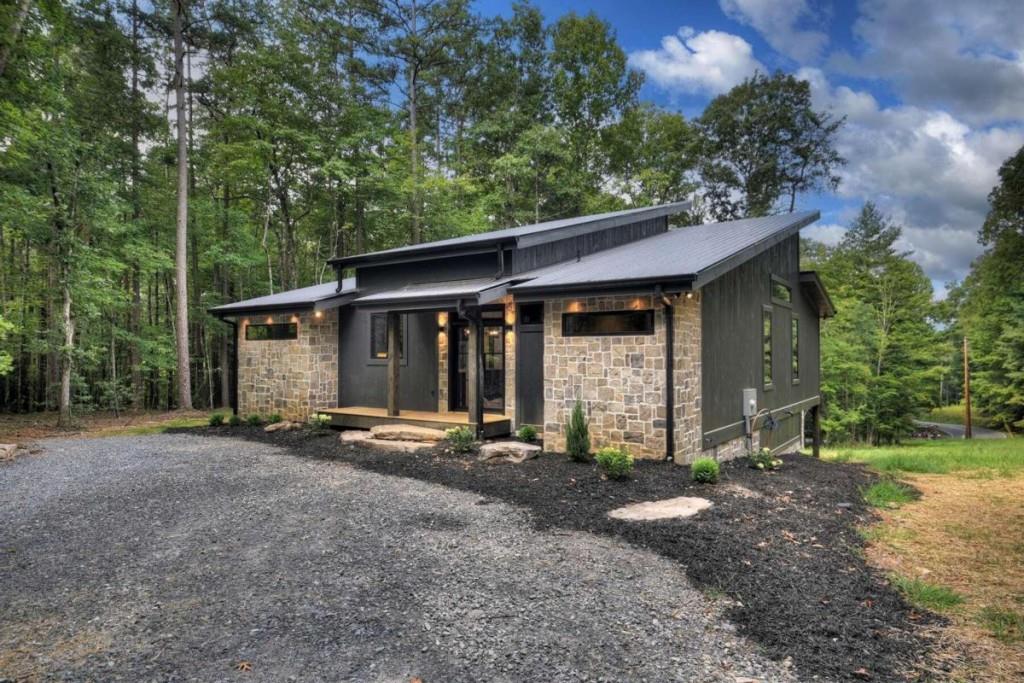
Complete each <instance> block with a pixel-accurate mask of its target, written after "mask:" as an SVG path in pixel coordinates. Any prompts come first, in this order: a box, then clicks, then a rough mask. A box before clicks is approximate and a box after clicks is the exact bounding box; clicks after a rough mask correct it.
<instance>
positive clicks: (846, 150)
mask: <svg viewBox="0 0 1024 683" xmlns="http://www.w3.org/2000/svg"><path fill="white" fill-rule="evenodd" d="M534 3H535V4H536V5H537V6H539V7H540V8H541V9H542V11H543V12H544V14H545V16H546V18H547V19H548V20H549V21H553V20H555V19H556V18H557V17H559V16H561V15H563V14H565V13H567V12H570V11H575V12H577V13H579V14H585V13H587V12H589V11H594V12H596V13H597V14H598V16H600V17H601V18H603V19H604V20H606V21H607V22H608V23H609V24H611V26H612V27H613V28H614V30H615V32H616V35H617V38H618V41H619V44H620V45H621V46H622V48H623V49H624V50H625V51H626V53H627V54H628V55H629V61H630V64H631V65H632V66H633V68H635V69H637V70H639V71H641V72H643V73H644V74H645V75H646V80H645V84H644V87H643V90H642V91H641V93H640V95H641V98H642V99H644V100H649V101H653V102H655V103H657V104H659V105H661V106H663V107H666V108H669V109H672V110H674V111H679V112H681V113H683V114H684V115H686V116H687V117H688V118H692V117H695V116H698V115H699V114H700V113H701V111H703V109H704V107H705V106H706V105H707V103H708V102H709V101H710V100H711V99H712V98H713V97H715V96H716V95H718V94H721V93H722V92H725V91H727V90H729V88H731V87H732V86H734V85H736V84H737V83H739V82H740V81H742V80H743V79H744V78H746V77H748V76H750V75H752V74H753V73H755V72H756V71H758V70H760V71H762V72H774V71H775V70H782V71H784V72H787V73H792V74H794V75H796V76H797V77H799V78H802V79H804V80H806V81H808V82H809V83H810V85H811V92H812V97H813V100H814V103H815V106H817V107H819V108H823V109H829V110H831V111H832V112H833V113H834V114H835V115H837V116H845V117H846V125H845V126H844V127H843V129H842V132H841V133H840V135H839V140H838V147H839V151H840V153H841V154H842V155H843V156H844V157H845V158H846V159H847V164H846V166H845V167H844V168H843V169H842V171H841V172H840V175H841V177H842V183H841V185H840V187H839V190H838V191H837V192H835V193H829V194H825V195H815V196H810V195H808V196H804V197H802V198H801V199H800V202H799V206H798V208H799V209H811V208H816V209H818V210H820V211H821V220H820V221H819V222H818V223H817V224H816V225H815V226H814V227H812V228H808V229H805V230H804V231H803V234H804V235H805V236H807V237H811V238H814V239H819V240H822V241H825V242H827V243H830V244H834V243H836V242H838V240H839V239H841V237H842V234H843V232H844V230H845V229H846V226H847V225H849V223H850V221H851V220H852V219H853V218H854V217H855V216H856V214H857V212H858V211H859V210H860V208H861V206H863V204H864V202H865V201H873V202H875V203H876V204H877V205H878V206H879V207H880V208H881V209H882V210H883V211H884V212H885V213H886V214H887V215H888V216H889V217H890V218H891V219H892V220H893V221H894V222H896V223H898V224H899V225H901V226H903V240H902V242H901V243H900V245H899V246H900V247H901V248H902V249H904V250H906V251H907V252H909V253H910V258H912V259H913V260H915V261H916V262H917V263H919V264H920V265H921V266H922V267H923V268H924V270H925V272H926V273H927V275H928V277H929V278H931V280H932V283H933V286H934V288H935V293H936V296H937V297H940V298H941V297H942V296H943V295H944V294H945V285H946V283H948V282H950V281H953V280H962V279H963V277H964V276H965V275H966V274H967V271H968V268H969V266H970V262H971V260H972V259H973V258H974V257H976V256H977V255H978V254H980V253H981V251H982V246H981V245H980V244H978V240H977V232H978V229H979V228H980V227H981V223H982V221H984V218H985V213H986V211H987V196H988V193H989V192H990V191H991V189H992V187H993V186H994V185H995V184H996V182H997V180H998V175H997V172H998V169H999V166H1000V164H1001V163H1002V162H1003V161H1004V160H1005V159H1006V158H1007V157H1009V156H1011V155H1012V154H1013V153H1015V152H1016V151H1017V150H1018V149H1019V148H1020V147H1021V146H1024V0H861V1H860V2H854V1H849V0H848V1H845V2H841V1H838V0H836V1H832V2H828V1H825V2H813V0H717V1H716V0H706V1H701V2H697V1H690V2H687V1H684V0H676V1H675V2H662V1H651V0H634V1H632V2H630V1H628V0H590V2H580V1H576V0H534ZM477 5H478V8H479V9H480V11H481V12H482V13H483V14H485V15H495V14H505V15H507V14H508V13H509V3H508V2H499V1H498V0H480V1H479V2H478V3H477Z"/></svg>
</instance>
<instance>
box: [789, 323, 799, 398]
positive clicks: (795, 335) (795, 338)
mask: <svg viewBox="0 0 1024 683" xmlns="http://www.w3.org/2000/svg"><path fill="white" fill-rule="evenodd" d="M790 345H791V350H792V352H793V354H792V356H793V359H792V361H791V362H792V364H793V382H794V383H795V382H799V381H800V319H799V318H796V317H794V318H793V330H792V338H791V340H790Z"/></svg>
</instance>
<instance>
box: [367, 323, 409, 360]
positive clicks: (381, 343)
mask: <svg viewBox="0 0 1024 683" xmlns="http://www.w3.org/2000/svg"><path fill="white" fill-rule="evenodd" d="M404 331H405V316H404V315H400V316H398V353H399V355H398V357H399V358H405V348H404V346H405V336H404ZM387 357H388V315H387V313H374V314H373V315H371V316H370V358H374V359H377V360H387Z"/></svg>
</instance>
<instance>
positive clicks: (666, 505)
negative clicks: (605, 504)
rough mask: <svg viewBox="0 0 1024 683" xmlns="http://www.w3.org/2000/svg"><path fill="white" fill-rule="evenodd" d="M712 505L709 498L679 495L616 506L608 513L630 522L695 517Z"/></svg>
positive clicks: (615, 517)
mask: <svg viewBox="0 0 1024 683" xmlns="http://www.w3.org/2000/svg"><path fill="white" fill-rule="evenodd" d="M709 507H711V501H710V500H708V499H707V498H691V497H689V496H679V497H678V498H666V499H665V500H652V501H648V502H646V503H634V504H632V505H625V506H623V507H620V508H616V509H614V510H612V511H611V512H609V513H608V516H609V517H612V518H614V519H624V520H627V521H630V522H644V521H648V520H654V519H673V518H677V517H693V516H694V515H695V514H697V513H698V512H700V511H701V510H707V509H708V508H709Z"/></svg>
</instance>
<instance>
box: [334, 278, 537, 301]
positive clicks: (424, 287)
mask: <svg viewBox="0 0 1024 683" xmlns="http://www.w3.org/2000/svg"><path fill="white" fill-rule="evenodd" d="M521 279H522V276H516V277H508V278H501V279H495V278H493V277H489V278H474V279H469V280H451V281H448V282H426V283H422V284H414V285H406V286H404V287H399V288H398V289H388V290H384V291H380V292H373V293H372V294H367V295H366V296H360V297H358V298H356V299H353V300H352V301H351V303H352V304H353V305H355V306H382V305H385V304H387V305H397V304H402V303H417V304H420V303H426V302H433V303H437V304H441V303H448V304H451V305H454V304H455V302H457V301H459V300H465V299H469V300H471V301H472V303H480V302H481V301H482V300H484V302H485V303H486V301H493V300H494V299H497V298H500V297H501V296H503V295H504V293H505V291H506V289H507V285H508V284H509V283H510V282H514V281H519V280H521Z"/></svg>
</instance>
